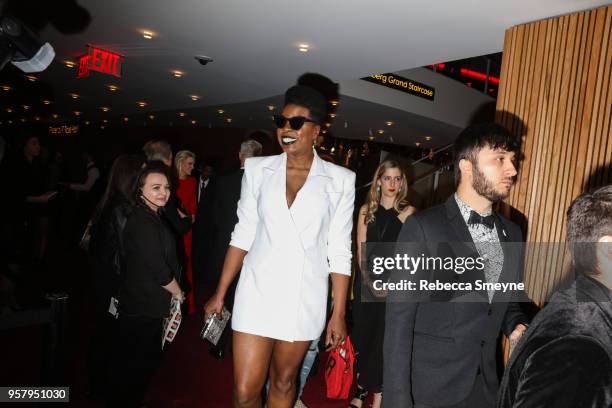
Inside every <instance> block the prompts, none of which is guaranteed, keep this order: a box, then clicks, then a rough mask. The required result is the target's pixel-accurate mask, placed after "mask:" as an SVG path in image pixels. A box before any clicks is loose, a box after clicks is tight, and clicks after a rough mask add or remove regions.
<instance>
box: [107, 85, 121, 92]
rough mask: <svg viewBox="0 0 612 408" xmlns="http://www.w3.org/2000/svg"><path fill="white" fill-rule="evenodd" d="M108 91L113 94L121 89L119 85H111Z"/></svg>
mask: <svg viewBox="0 0 612 408" xmlns="http://www.w3.org/2000/svg"><path fill="white" fill-rule="evenodd" d="M108 90H109V91H111V92H117V91H118V90H119V87H118V86H117V85H109V86H108Z"/></svg>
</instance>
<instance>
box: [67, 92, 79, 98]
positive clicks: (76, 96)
mask: <svg viewBox="0 0 612 408" xmlns="http://www.w3.org/2000/svg"><path fill="white" fill-rule="evenodd" d="M69 95H70V97H71V98H72V99H79V98H80V97H81V95H79V94H77V93H71V94H69Z"/></svg>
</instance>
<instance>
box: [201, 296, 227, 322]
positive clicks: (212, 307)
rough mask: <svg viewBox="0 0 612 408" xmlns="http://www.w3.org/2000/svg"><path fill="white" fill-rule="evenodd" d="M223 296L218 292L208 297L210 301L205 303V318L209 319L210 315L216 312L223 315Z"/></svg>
mask: <svg viewBox="0 0 612 408" xmlns="http://www.w3.org/2000/svg"><path fill="white" fill-rule="evenodd" d="M223 300H224V299H223V297H221V296H219V295H217V294H216V293H215V294H214V295H213V297H211V298H210V299H208V302H206V304H205V305H204V320H206V319H208V316H210V315H212V314H216V315H217V316H219V317H221V311H222V310H223Z"/></svg>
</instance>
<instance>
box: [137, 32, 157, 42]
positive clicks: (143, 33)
mask: <svg viewBox="0 0 612 408" xmlns="http://www.w3.org/2000/svg"><path fill="white" fill-rule="evenodd" d="M140 33H141V34H142V36H143V37H144V38H146V39H147V40H150V39H152V38H153V37H155V33H154V32H153V31H149V30H142V31H141V32H140Z"/></svg>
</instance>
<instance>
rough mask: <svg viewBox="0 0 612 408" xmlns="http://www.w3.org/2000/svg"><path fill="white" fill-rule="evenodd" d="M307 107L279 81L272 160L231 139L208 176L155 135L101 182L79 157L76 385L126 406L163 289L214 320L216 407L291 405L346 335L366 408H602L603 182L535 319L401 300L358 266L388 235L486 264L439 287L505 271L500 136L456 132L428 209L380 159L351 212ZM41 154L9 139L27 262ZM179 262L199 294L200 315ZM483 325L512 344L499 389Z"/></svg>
mask: <svg viewBox="0 0 612 408" xmlns="http://www.w3.org/2000/svg"><path fill="white" fill-rule="evenodd" d="M326 107H327V101H326V98H324V97H323V96H322V95H321V94H320V93H318V92H317V91H316V90H314V89H312V88H310V87H308V86H304V85H296V86H293V87H291V88H290V89H289V90H288V91H287V92H286V94H285V103H284V106H283V109H282V111H281V113H280V114H278V115H275V118H274V120H275V124H276V127H277V130H276V138H277V140H278V143H279V145H280V147H281V148H282V151H283V153H282V154H280V155H275V156H265V157H263V156H261V153H262V146H261V144H260V143H258V142H257V141H255V140H251V139H248V140H245V141H244V142H243V143H242V144H241V146H240V151H239V152H238V159H239V160H240V169H239V170H236V171H234V172H230V173H228V174H225V175H221V176H218V177H211V173H212V171H211V170H212V169H211V168H210V167H209V166H205V165H203V166H200V169H199V171H198V172H197V175H194V174H193V172H194V169H195V168H196V165H197V161H198V160H197V159H198V158H197V156H196V154H195V153H194V152H192V151H189V150H180V151H178V152H176V155H174V154H173V151H172V148H171V146H170V144H169V143H168V142H166V141H164V140H157V139H156V140H151V141H149V142H147V143H146V144H145V145H144V147H143V149H142V154H140V153H138V154H124V155H121V156H119V157H117V158H116V159H115V161H114V162H113V165H112V168H111V169H110V172H109V174H108V176H107V177H102V172H101V171H100V169H99V168H98V167H97V166H96V164H95V162H94V161H93V159H92V156H91V155H89V154H83V156H82V157H83V163H84V176H83V177H82V181H81V182H78V183H77V182H71V183H64V184H63V187H62V188H65V189H69V190H71V191H74V192H77V193H78V194H84V195H86V196H84V197H83V199H82V200H81V201H80V207H79V208H81V209H82V211H84V212H83V214H87V216H80V217H79V220H78V226H77V227H76V228H75V230H81V229H85V227H86V226H87V225H88V226H89V227H88V228H87V231H88V233H87V234H86V235H89V236H90V239H89V244H88V246H87V250H88V255H89V260H90V264H91V276H92V282H93V288H94V296H92V309H91V310H92V316H91V321H92V327H93V330H92V335H91V337H92V341H91V345H90V357H91V358H90V364H89V368H90V387H91V393H92V396H94V397H97V398H100V399H102V400H105V401H106V402H107V404H108V406H109V407H123V406H126V407H138V406H140V404H141V403H142V401H143V398H144V394H145V392H146V390H147V386H148V384H149V381H150V380H151V378H152V376H153V375H154V373H155V370H156V368H157V367H158V365H159V363H160V360H161V357H162V352H163V351H162V348H161V347H160V340H161V338H162V330H163V320H164V319H165V318H167V317H168V314H169V310H170V304H171V301H173V300H174V301H175V302H179V303H182V304H183V313H184V314H185V315H190V314H195V313H199V314H201V315H202V318H204V319H205V318H208V317H209V316H219V315H221V313H222V309H223V308H224V307H225V308H227V309H228V310H229V311H230V312H231V313H232V323H231V328H228V329H227V330H225V332H224V333H223V335H222V337H221V339H220V341H219V342H218V343H217V345H216V346H211V348H210V352H211V353H212V354H213V355H214V356H215V357H216V358H220V359H222V358H223V357H224V355H225V354H226V353H228V352H230V350H231V354H232V359H233V364H234V367H233V373H234V381H233V384H234V386H233V404H234V406H235V407H240V408H243V407H244V408H246V407H261V406H262V404H263V403H264V401H263V400H264V399H265V403H266V404H267V406H268V407H270V408H276V407H293V406H297V407H300V406H305V404H304V403H303V401H301V399H300V395H301V392H302V389H303V387H304V383H305V382H306V379H307V377H308V371H309V370H310V367H311V366H312V364H313V360H314V359H315V357H316V355H317V351H318V349H319V344H322V345H323V347H324V348H325V349H326V350H332V349H334V348H336V347H338V346H339V345H341V344H343V343H344V342H345V341H349V340H347V338H348V337H349V334H350V339H351V341H352V342H353V344H354V347H355V349H356V352H357V354H356V355H357V357H356V368H357V370H356V371H357V373H358V374H357V375H356V377H355V380H354V381H355V383H356V386H355V390H356V391H355V395H354V398H352V400H351V401H350V403H349V404H350V405H349V406H350V407H352V408H361V407H365V406H366V403H367V401H368V395H369V394H373V395H372V407H374V408H380V407H381V406H382V407H385V408H398V407H401V408H403V407H420V408H428V407H454V408H459V407H466V408H479V407H483V408H484V407H495V406H496V405H497V406H499V407H504V408H505V407H549V406H550V407H552V406H554V407H608V406H612V337H611V334H610V333H612V307H611V304H612V303H611V301H612V246H611V245H610V243H611V242H612V186H607V187H603V188H600V189H599V190H597V191H595V192H587V193H584V194H582V195H581V196H580V197H578V198H577V199H576V200H574V202H573V203H572V205H571V207H570V209H569V211H568V220H567V230H568V242H569V245H570V249H571V255H572V260H573V266H574V269H575V272H576V276H577V279H576V280H575V282H574V283H573V285H572V286H571V287H570V288H569V289H564V290H561V291H560V292H558V293H557V294H555V295H554V297H553V301H551V304H549V305H548V306H546V307H545V308H544V309H543V310H542V311H540V312H539V313H538V314H537V315H536V316H535V318H534V319H531V317H530V316H528V315H527V314H526V313H525V312H524V310H523V309H524V308H523V307H522V306H521V304H520V303H519V302H517V301H516V299H513V300H505V299H503V298H501V297H500V296H501V295H500V293H498V292H496V291H491V290H489V291H487V290H482V291H476V292H475V293H470V294H469V295H470V296H472V297H470V298H469V300H468V301H463V299H461V297H462V294H457V293H451V294H450V295H449V297H447V298H439V297H436V296H437V295H436V294H433V293H423V292H421V293H420V294H419V295H420V296H419V297H418V299H416V300H415V299H412V300H409V301H408V300H406V299H405V298H404V296H405V293H401V292H399V291H391V290H380V289H378V288H377V286H376V285H374V283H373V282H374V281H376V280H378V281H384V282H397V281H400V280H402V279H404V278H405V271H403V270H401V269H393V270H390V271H389V272H388V273H387V272H385V273H383V274H378V273H373V272H372V262H373V260H374V259H375V258H376V257H393V256H394V255H395V254H396V251H397V250H398V249H397V248H400V246H401V245H402V244H413V245H409V246H408V248H412V249H409V250H408V252H409V253H408V255H410V256H414V257H419V256H421V255H423V253H426V252H427V251H428V250H429V244H430V243H450V244H449V248H450V249H448V251H450V252H449V253H450V254H452V255H454V256H463V255H466V254H467V255H470V254H476V255H478V256H480V257H482V258H484V259H485V260H486V262H485V264H484V268H483V270H481V271H480V273H479V274H476V275H471V274H469V273H466V274H460V273H455V272H454V271H451V273H450V274H447V275H445V276H446V279H450V280H451V281H452V280H453V279H455V280H461V281H465V282H467V281H474V280H477V279H479V280H482V281H484V282H488V283H497V282H509V281H516V282H519V281H521V280H522V274H523V270H522V265H523V263H522V261H521V259H522V256H523V253H522V252H520V250H519V249H516V248H518V247H517V246H516V245H508V244H511V243H519V242H521V241H522V236H523V234H522V232H521V230H520V228H519V227H518V226H517V225H516V224H514V223H513V222H511V221H510V220H508V219H506V218H505V217H503V216H502V215H500V214H498V213H497V212H496V211H495V204H496V203H498V202H500V201H502V200H504V199H505V198H506V197H507V196H508V194H509V192H510V189H511V187H512V185H513V183H514V181H515V179H516V176H517V173H518V170H517V158H518V153H519V144H518V141H517V140H516V138H515V137H514V136H513V135H512V134H510V133H509V132H508V131H507V130H506V129H504V128H503V127H501V126H498V125H493V124H480V125H473V126H470V127H468V128H466V129H465V130H464V131H463V132H462V133H461V134H460V135H459V136H458V138H457V140H456V141H455V145H454V154H455V179H456V186H457V188H456V192H455V193H454V194H452V195H451V196H450V197H449V198H448V200H447V201H446V202H445V203H443V204H441V205H438V206H435V207H431V208H427V209H419V210H417V208H415V207H414V206H413V205H411V203H410V202H409V201H408V199H407V194H408V189H409V180H408V177H407V175H406V172H405V170H404V168H403V167H402V165H401V164H400V163H399V162H398V161H396V160H393V159H387V160H384V161H382V162H381V163H380V165H379V166H378V168H377V169H376V171H375V172H374V174H373V176H372V183H371V185H370V189H369V192H368V194H367V198H366V200H365V202H363V203H355V173H353V172H352V171H350V170H348V169H346V168H343V167H342V166H339V165H336V164H334V163H332V162H330V160H327V159H324V158H322V157H320V156H319V154H318V153H317V151H316V150H315V148H314V147H315V145H316V141H317V138H318V136H319V133H320V132H321V129H322V126H323V125H324V123H325V118H326V116H327V111H326V109H327V108H326ZM40 154H41V147H40V142H39V140H38V138H36V137H33V136H32V137H28V138H26V139H25V140H24V141H23V145H22V152H20V154H19V157H18V160H16V161H15V162H14V164H13V165H14V166H15V167H14V168H15V169H16V171H18V172H19V174H20V175H22V178H21V180H22V181H21V182H19V183H17V185H15V186H14V187H15V188H16V189H17V190H15V191H18V192H19V195H18V201H16V202H14V203H12V205H13V207H12V210H13V211H15V213H16V214H19V215H20V220H24V221H25V224H22V225H25V226H26V228H27V231H25V232H24V233H23V236H26V237H30V238H32V239H31V242H29V244H28V246H27V248H28V251H30V252H29V253H30V254H31V255H32V256H34V257H37V258H41V259H42V258H44V255H45V251H46V248H47V236H48V229H49V217H50V214H51V211H53V208H52V203H53V200H54V197H56V196H57V194H58V193H57V192H58V190H59V186H60V185H61V182H60V179H61V178H60V177H58V176H57V174H56V173H55V172H53V171H44V170H43V167H42V166H41V164H40V160H39V159H38V158H39V156H40ZM258 156H259V157H258ZM85 197H86V198H85ZM355 208H357V211H354V210H355ZM13 227H14V226H13ZM5 228H8V227H5ZM7 231H8V230H7ZM5 232H6V231H5ZM390 244H395V245H397V246H392V245H390ZM411 251H412V252H411ZM421 251H422V252H421ZM353 254H355V257H354V258H355V262H353ZM194 269H197V270H202V271H204V273H203V276H202V277H201V278H202V279H203V280H205V281H206V282H207V283H208V284H210V285H211V287H215V290H214V294H213V295H212V297H210V298H209V299H208V300H207V302H206V304H205V306H204V310H199V311H198V310H197V307H196V302H195V295H196V293H195V291H196V288H197V286H196V282H195V281H196V278H195V274H194ZM438 272H439V271H434V272H433V274H434V275H436V273H438ZM351 276H354V285H351V282H352V280H351ZM436 276H438V277H440V275H439V274H438V275H436ZM449 276H450V278H449ZM330 282H331V288H330ZM351 294H352V295H351ZM349 315H350V316H351V318H350V319H348V316H349ZM347 322H349V323H350V324H348V323H347ZM500 333H503V334H505V335H506V336H508V338H509V339H510V341H511V342H512V343H513V344H515V343H517V345H516V346H515V347H514V348H513V351H512V355H511V358H510V361H509V364H508V366H507V367H506V369H505V372H504V374H503V378H502V379H501V388H500V378H499V375H498V372H499V370H498V368H499V366H498V363H499V358H498V348H499V342H498V337H499V335H500ZM177 375H179V374H177ZM298 377H299V379H298ZM264 390H265V392H263V391H264Z"/></svg>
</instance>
